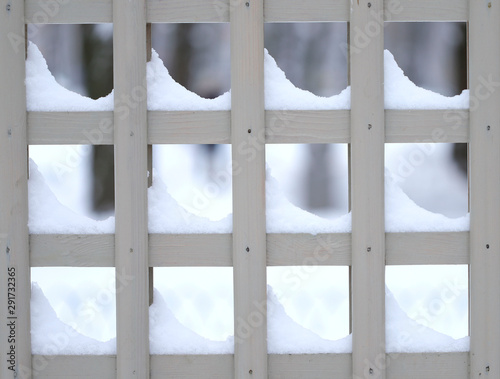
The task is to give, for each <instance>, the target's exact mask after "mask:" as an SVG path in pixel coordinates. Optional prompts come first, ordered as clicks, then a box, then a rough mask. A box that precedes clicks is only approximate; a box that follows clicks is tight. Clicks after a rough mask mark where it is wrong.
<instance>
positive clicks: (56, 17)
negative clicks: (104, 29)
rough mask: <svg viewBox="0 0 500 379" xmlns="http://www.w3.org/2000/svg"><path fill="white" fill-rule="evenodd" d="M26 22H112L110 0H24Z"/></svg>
mask: <svg viewBox="0 0 500 379" xmlns="http://www.w3.org/2000/svg"><path fill="white" fill-rule="evenodd" d="M25 17H26V23H29V24H95V23H102V22H113V6H112V0H56V1H52V0H26V11H25Z"/></svg>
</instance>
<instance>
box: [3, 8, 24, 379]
mask: <svg viewBox="0 0 500 379" xmlns="http://www.w3.org/2000/svg"><path fill="white" fill-rule="evenodd" d="M23 16H24V2H23V1H16V2H14V1H8V2H3V3H2V5H1V6H0V68H1V70H0V99H1V101H0V164H1V168H0V289H1V290H0V314H1V325H2V326H1V327H0V353H1V363H0V377H1V378H2V379H4V378H5V379H8V378H9V379H10V378H16V377H17V378H18V379H20V378H23V379H25V378H29V376H30V375H31V335H30V330H31V328H30V298H31V281H30V263H29V243H28V226H27V225H28V183H27V182H28V167H27V162H28V144H27V131H26V89H25V88H26V87H25V85H24V80H25V78H26V74H25V27H24V18H23ZM13 302H14V303H13ZM9 317H11V318H9ZM12 334H13V335H14V336H15V343H12V342H9V339H10V338H8V337H12ZM13 345H15V346H13ZM12 350H14V354H12V352H11V351H12ZM12 356H13V359H12ZM11 359H12V360H11ZM7 360H10V361H9V362H8V361H7ZM9 366H10V367H12V370H9V368H8V367H9ZM14 370H16V371H17V373H16V372H15V371H14ZM16 374H17V375H16Z"/></svg>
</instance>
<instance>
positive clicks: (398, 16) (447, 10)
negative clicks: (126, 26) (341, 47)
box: [26, 0, 469, 24]
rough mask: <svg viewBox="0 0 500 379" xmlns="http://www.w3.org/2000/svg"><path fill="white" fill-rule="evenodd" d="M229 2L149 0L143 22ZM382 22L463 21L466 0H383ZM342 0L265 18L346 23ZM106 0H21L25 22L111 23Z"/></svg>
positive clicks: (226, 9)
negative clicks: (23, 5) (24, 7)
mask: <svg viewBox="0 0 500 379" xmlns="http://www.w3.org/2000/svg"><path fill="white" fill-rule="evenodd" d="M234 4H238V1H230V0H210V1H204V0H171V1H163V0H149V1H148V2H147V6H148V9H147V11H148V12H147V21H148V22H152V23H165V22H166V23H178V22H191V23H194V22H229V13H230V9H231V7H234V6H235V5H234ZM385 6H386V12H385V13H384V15H383V18H384V20H385V21H467V20H468V16H469V15H468V3H467V0H423V1H418V2H415V1H412V0H400V1H397V2H393V1H391V0H385ZM349 7H350V4H349V2H348V1H333V2H332V1H327V0H308V1H304V0H267V1H266V2H265V7H264V20H265V22H337V21H344V22H347V21H349V18H350V15H349ZM112 15H113V11H112V0H65V1H58V2H57V3H56V4H54V2H53V1H50V0H41V1H39V0H26V20H27V23H32V24H53V23H63V24H84V23H104V22H108V23H109V22H112V19H113V16H112Z"/></svg>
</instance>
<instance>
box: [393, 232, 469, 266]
mask: <svg viewBox="0 0 500 379" xmlns="http://www.w3.org/2000/svg"><path fill="white" fill-rule="evenodd" d="M385 247H386V253H385V254H386V256H385V259H386V264H387V265H453V264H469V255H470V254H469V232H448V233H447V232H430V233H423V232H419V233H386V235H385Z"/></svg>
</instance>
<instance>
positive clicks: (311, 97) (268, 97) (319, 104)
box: [264, 49, 351, 110]
mask: <svg viewBox="0 0 500 379" xmlns="http://www.w3.org/2000/svg"><path fill="white" fill-rule="evenodd" d="M264 80H265V94H264V99H265V108H266V109H270V110H290V109H302V110H319V109H349V108H350V107H351V88H350V87H347V88H346V89H344V90H343V91H342V92H340V93H339V94H338V95H334V96H330V97H321V96H316V95H315V94H313V93H311V92H309V91H306V90H303V89H300V88H297V87H295V86H294V85H293V84H292V82H290V80H288V79H287V77H286V75H285V73H284V72H283V70H281V69H280V68H279V67H278V64H277V63H276V61H275V60H274V58H273V57H272V56H271V55H270V54H269V53H268V51H267V49H266V50H265V52H264Z"/></svg>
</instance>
